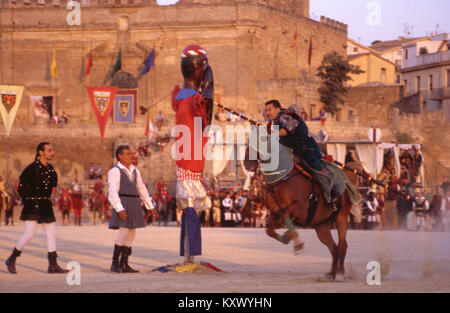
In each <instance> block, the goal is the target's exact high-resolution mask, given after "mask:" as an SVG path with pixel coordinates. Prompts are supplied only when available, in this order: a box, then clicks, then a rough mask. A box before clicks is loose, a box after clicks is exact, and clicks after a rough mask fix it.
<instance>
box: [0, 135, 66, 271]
mask: <svg viewBox="0 0 450 313" xmlns="http://www.w3.org/2000/svg"><path fill="white" fill-rule="evenodd" d="M54 154H55V151H54V149H53V145H52V144H50V143H48V142H41V143H40V144H39V145H38V146H37V149H36V157H35V160H34V162H33V163H31V164H30V165H29V166H28V167H27V168H26V169H25V170H24V171H23V172H22V174H21V175H20V184H19V195H20V197H21V198H22V200H23V210H22V214H21V215H20V219H21V220H22V221H25V233H24V234H23V236H22V237H21V238H20V239H19V241H18V242H17V244H16V246H15V248H14V250H13V252H12V254H11V256H10V257H9V258H8V259H7V260H6V262H5V263H6V266H7V267H8V271H9V272H10V273H12V274H16V273H17V271H16V258H17V257H18V256H20V255H21V253H22V250H23V248H24V247H25V245H26V244H27V243H28V242H29V241H30V240H31V239H32V238H33V236H34V234H35V230H36V225H37V224H42V225H43V227H44V230H45V234H46V235H47V250H48V254H47V256H48V263H49V265H48V273H50V274H51V273H67V272H68V270H64V269H62V268H61V267H59V266H58V263H57V262H56V257H57V254H56V238H55V235H56V234H55V233H56V231H55V230H56V229H55V222H56V219H55V214H54V213H53V207H52V200H51V196H52V192H53V190H54V189H55V188H56V186H57V184H58V176H57V174H56V172H55V169H54V168H53V166H52V165H51V164H50V163H49V161H51V160H53V157H54Z"/></svg>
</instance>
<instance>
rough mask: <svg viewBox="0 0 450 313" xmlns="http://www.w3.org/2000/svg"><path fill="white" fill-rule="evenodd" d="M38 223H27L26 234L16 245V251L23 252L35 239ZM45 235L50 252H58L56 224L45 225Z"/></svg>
mask: <svg viewBox="0 0 450 313" xmlns="http://www.w3.org/2000/svg"><path fill="white" fill-rule="evenodd" d="M37 224H38V223H37V221H25V233H24V234H23V236H22V237H21V238H20V239H19V241H18V242H17V244H16V249H17V250H19V251H22V250H23V248H24V247H25V245H26V244H27V243H28V242H29V241H30V240H31V239H33V237H34V234H35V232H36V225H37ZM42 226H43V227H44V231H45V234H46V236H47V250H48V252H53V251H56V226H55V223H43V224H42Z"/></svg>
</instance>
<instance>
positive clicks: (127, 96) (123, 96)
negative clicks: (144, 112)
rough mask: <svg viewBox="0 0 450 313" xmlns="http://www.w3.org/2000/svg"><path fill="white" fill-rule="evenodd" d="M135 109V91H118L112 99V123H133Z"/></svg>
mask: <svg viewBox="0 0 450 313" xmlns="http://www.w3.org/2000/svg"><path fill="white" fill-rule="evenodd" d="M136 109H137V89H118V90H117V93H116V97H115V98H114V114H113V116H114V120H113V121H114V123H134V122H135V118H136Z"/></svg>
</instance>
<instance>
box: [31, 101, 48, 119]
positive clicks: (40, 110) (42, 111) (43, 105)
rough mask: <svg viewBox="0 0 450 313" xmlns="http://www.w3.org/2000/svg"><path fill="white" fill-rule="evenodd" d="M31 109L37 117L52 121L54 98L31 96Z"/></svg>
mask: <svg viewBox="0 0 450 313" xmlns="http://www.w3.org/2000/svg"><path fill="white" fill-rule="evenodd" d="M30 100H31V107H32V108H33V111H34V115H35V116H36V117H44V118H46V119H50V117H51V116H52V106H53V97H52V96H49V97H43V96H30Z"/></svg>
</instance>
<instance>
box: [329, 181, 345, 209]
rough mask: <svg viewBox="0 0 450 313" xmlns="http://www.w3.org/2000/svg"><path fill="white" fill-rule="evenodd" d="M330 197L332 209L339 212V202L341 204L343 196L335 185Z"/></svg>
mask: <svg viewBox="0 0 450 313" xmlns="http://www.w3.org/2000/svg"><path fill="white" fill-rule="evenodd" d="M330 196H331V201H330V204H331V207H332V208H333V211H337V210H338V206H337V204H338V202H340V200H341V197H342V195H341V194H340V193H339V191H338V190H337V188H336V186H335V185H333V187H331V192H330Z"/></svg>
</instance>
